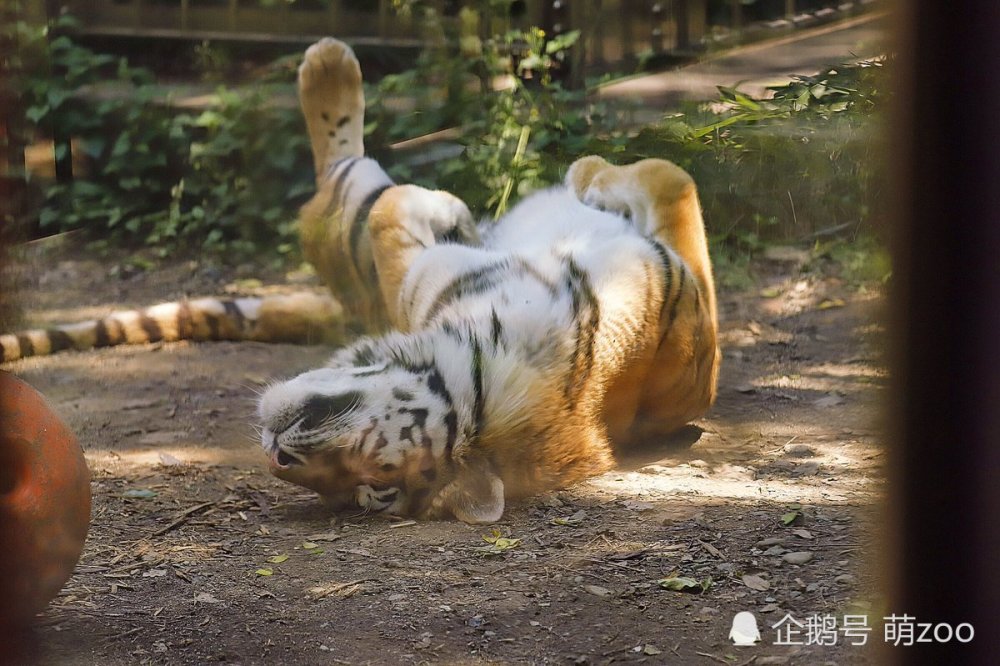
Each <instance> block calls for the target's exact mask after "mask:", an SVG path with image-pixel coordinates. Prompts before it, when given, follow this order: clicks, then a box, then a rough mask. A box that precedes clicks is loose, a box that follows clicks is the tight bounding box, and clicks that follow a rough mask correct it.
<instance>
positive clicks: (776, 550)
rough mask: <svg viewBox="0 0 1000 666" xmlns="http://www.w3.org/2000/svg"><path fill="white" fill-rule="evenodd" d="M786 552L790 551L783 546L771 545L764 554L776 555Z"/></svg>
mask: <svg viewBox="0 0 1000 666" xmlns="http://www.w3.org/2000/svg"><path fill="white" fill-rule="evenodd" d="M786 552H788V551H786V550H785V549H784V548H782V547H781V546H771V547H770V548H768V549H767V550H765V551H764V554H765V555H772V556H776V555H781V554H783V553H786Z"/></svg>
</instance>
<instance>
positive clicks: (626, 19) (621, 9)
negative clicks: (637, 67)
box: [618, 0, 636, 59]
mask: <svg viewBox="0 0 1000 666" xmlns="http://www.w3.org/2000/svg"><path fill="white" fill-rule="evenodd" d="M618 16H619V17H621V21H620V22H618V23H619V25H621V34H620V35H619V40H618V42H619V44H620V45H621V50H622V58H623V59H628V58H631V57H632V56H634V55H635V52H636V49H635V39H633V37H634V35H633V33H632V21H633V19H634V18H635V17H634V16H633V15H632V0H618Z"/></svg>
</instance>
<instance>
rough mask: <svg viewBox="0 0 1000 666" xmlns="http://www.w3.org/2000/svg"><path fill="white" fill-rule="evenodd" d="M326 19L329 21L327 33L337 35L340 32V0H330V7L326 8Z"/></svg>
mask: <svg viewBox="0 0 1000 666" xmlns="http://www.w3.org/2000/svg"><path fill="white" fill-rule="evenodd" d="M326 20H327V22H328V23H329V28H327V31H326V32H327V34H330V35H339V34H341V32H340V27H341V26H340V0H330V7H329V8H328V9H327V13H326Z"/></svg>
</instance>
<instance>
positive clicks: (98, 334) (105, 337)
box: [94, 319, 112, 347]
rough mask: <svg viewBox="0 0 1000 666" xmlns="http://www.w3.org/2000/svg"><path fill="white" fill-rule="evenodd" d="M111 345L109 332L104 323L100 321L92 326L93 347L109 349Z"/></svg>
mask: <svg viewBox="0 0 1000 666" xmlns="http://www.w3.org/2000/svg"><path fill="white" fill-rule="evenodd" d="M111 344H112V342H111V332H110V331H108V325H107V323H106V321H105V320H103V319H101V320H99V321H98V322H97V323H96V324H94V347H110V346H111Z"/></svg>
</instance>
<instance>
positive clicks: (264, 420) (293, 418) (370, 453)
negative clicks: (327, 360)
mask: <svg viewBox="0 0 1000 666" xmlns="http://www.w3.org/2000/svg"><path fill="white" fill-rule="evenodd" d="M431 375H432V373H431V372H430V371H428V372H423V373H421V372H414V371H412V370H409V369H405V368H401V367H394V366H391V365H388V364H383V365H372V366H365V367H348V368H323V369H319V370H313V371H311V372H306V373H304V374H302V375H299V376H298V377H295V378H294V379H291V380H289V381H287V382H284V383H282V384H278V385H276V386H274V387H272V388H270V389H269V390H268V391H266V392H265V393H264V395H263V396H262V397H261V399H260V403H259V408H258V415H259V417H260V423H261V425H262V431H261V445H262V446H263V448H264V451H265V452H266V453H267V455H268V458H269V460H270V468H271V472H272V473H273V474H274V475H275V476H277V477H278V478H280V479H283V480H286V481H289V482H291V483H295V484H297V485H300V486H304V487H306V488H309V489H311V490H314V491H316V492H317V493H319V494H320V495H321V496H322V497H323V498H324V501H325V503H327V504H328V505H330V506H331V507H333V508H335V509H349V508H357V509H361V510H364V511H384V512H389V513H394V514H399V515H418V514H420V513H421V512H423V511H424V509H425V508H426V506H427V504H428V502H429V500H430V499H431V498H432V497H433V495H434V493H435V490H436V489H439V488H440V486H441V485H442V484H443V483H444V482H446V479H445V476H446V472H447V468H448V465H447V464H446V462H445V461H447V459H448V456H449V455H450V448H451V446H453V445H454V440H455V436H456V433H455V418H456V417H455V414H454V411H453V410H452V409H451V408H450V405H449V404H448V400H447V395H446V394H445V395H442V394H441V393H440V392H435V390H434V387H435V380H434V378H433V377H432V376H431Z"/></svg>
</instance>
